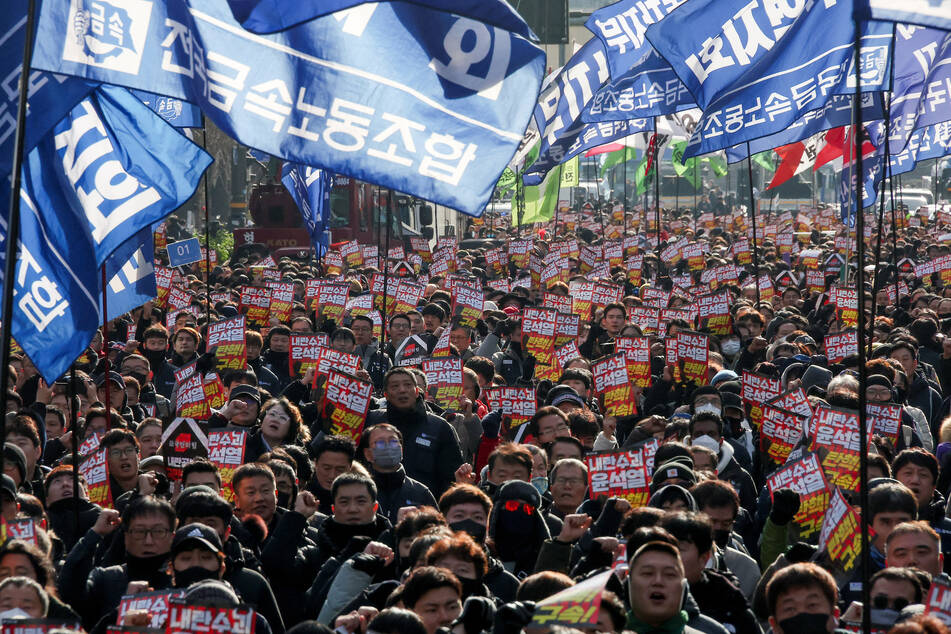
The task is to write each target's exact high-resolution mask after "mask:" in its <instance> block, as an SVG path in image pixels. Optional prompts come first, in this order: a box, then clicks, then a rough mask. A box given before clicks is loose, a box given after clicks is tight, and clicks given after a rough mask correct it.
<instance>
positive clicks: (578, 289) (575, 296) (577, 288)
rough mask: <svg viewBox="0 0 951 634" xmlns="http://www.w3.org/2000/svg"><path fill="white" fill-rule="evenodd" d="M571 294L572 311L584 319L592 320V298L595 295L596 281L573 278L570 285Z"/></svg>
mask: <svg viewBox="0 0 951 634" xmlns="http://www.w3.org/2000/svg"><path fill="white" fill-rule="evenodd" d="M568 289H569V295H570V296H571V298H572V309H571V312H572V313H574V314H575V315H578V316H579V317H580V318H581V319H582V321H590V320H591V300H592V297H593V296H594V282H584V281H579V280H572V282H571V283H570V284H569V285H568Z"/></svg>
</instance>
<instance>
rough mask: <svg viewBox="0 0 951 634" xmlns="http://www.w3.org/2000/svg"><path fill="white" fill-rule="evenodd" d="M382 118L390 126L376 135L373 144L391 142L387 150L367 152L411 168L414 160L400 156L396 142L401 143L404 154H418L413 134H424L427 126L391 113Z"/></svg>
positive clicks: (370, 150) (375, 149) (386, 147)
mask: <svg viewBox="0 0 951 634" xmlns="http://www.w3.org/2000/svg"><path fill="white" fill-rule="evenodd" d="M382 118H383V120H384V121H388V122H389V123H390V125H389V126H388V127H387V128H385V129H384V130H383V131H382V132H380V133H379V134H377V135H375V136H374V137H373V139H372V141H373V143H379V144H383V143H385V142H386V141H387V140H390V141H391V142H390V143H389V144H388V145H386V146H385V150H381V149H377V148H374V147H371V148H369V149H368V150H367V154H368V155H369V156H373V157H376V158H379V159H383V160H384V161H389V162H391V163H396V164H397V165H402V166H403V167H409V166H410V165H412V163H413V159H412V157H410V156H400V155H399V153H398V148H397V143H396V141H399V145H400V146H401V147H402V150H403V153H404V154H405V153H409V154H416V142H415V141H414V139H413V132H414V131H416V132H423V131H424V130H426V126H424V125H422V124H421V123H416V122H415V121H410V120H409V119H406V118H404V117H400V116H398V115H395V114H390V113H389V112H384V113H383V114H382Z"/></svg>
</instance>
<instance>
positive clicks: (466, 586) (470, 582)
mask: <svg viewBox="0 0 951 634" xmlns="http://www.w3.org/2000/svg"><path fill="white" fill-rule="evenodd" d="M459 583H461V584H462V598H463V599H468V598H469V597H472V596H481V595H482V592H483V590H482V582H481V581H480V580H478V579H466V578H465V577H459Z"/></svg>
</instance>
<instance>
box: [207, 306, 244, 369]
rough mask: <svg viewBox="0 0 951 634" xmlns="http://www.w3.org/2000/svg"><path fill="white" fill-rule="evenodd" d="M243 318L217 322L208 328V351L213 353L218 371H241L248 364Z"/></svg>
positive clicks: (241, 316) (242, 316)
mask: <svg viewBox="0 0 951 634" xmlns="http://www.w3.org/2000/svg"><path fill="white" fill-rule="evenodd" d="M244 322H245V317H244V315H240V316H238V317H235V318H233V319H225V320H223V321H218V322H215V323H213V324H211V326H209V327H208V351H209V352H210V351H212V350H214V351H215V367H216V368H217V369H218V370H243V369H244V368H245V367H246V366H247V363H248V346H247V342H246V340H245V323H244Z"/></svg>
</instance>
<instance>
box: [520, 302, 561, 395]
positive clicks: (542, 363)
mask: <svg viewBox="0 0 951 634" xmlns="http://www.w3.org/2000/svg"><path fill="white" fill-rule="evenodd" d="M557 321H558V313H556V312H555V311H554V310H551V309H550V308H526V309H525V310H524V311H523V313H522V348H523V349H524V350H525V352H527V353H528V354H530V355H532V356H533V357H535V378H537V379H538V380H540V381H541V380H544V379H549V380H552V381H557V380H558V377H559V376H560V372H559V370H558V363H557V361H555V326H556V324H557Z"/></svg>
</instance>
